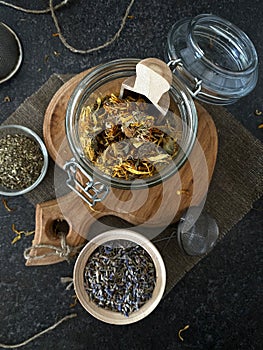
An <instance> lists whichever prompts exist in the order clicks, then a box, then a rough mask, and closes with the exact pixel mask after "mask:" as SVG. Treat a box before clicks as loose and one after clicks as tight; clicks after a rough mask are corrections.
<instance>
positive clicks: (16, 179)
mask: <svg viewBox="0 0 263 350" xmlns="http://www.w3.org/2000/svg"><path fill="white" fill-rule="evenodd" d="M43 164H44V157H43V154H42V151H41V149H40V147H39V145H38V144H37V142H36V141H35V140H34V139H32V138H30V137H28V136H26V135H24V134H7V135H5V136H3V137H1V139H0V187H4V188H7V189H11V190H22V189H25V188H28V187H30V186H31V185H32V184H33V183H34V182H35V181H36V180H37V179H38V177H39V176H40V173H41V170H42V167H43Z"/></svg>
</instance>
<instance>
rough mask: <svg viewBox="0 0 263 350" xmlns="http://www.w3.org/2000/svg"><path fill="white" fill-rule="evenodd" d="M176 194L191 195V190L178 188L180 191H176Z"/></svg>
mask: <svg viewBox="0 0 263 350" xmlns="http://www.w3.org/2000/svg"><path fill="white" fill-rule="evenodd" d="M176 194H177V195H178V196H180V195H182V194H185V195H187V196H189V194H190V192H189V190H178V191H176Z"/></svg>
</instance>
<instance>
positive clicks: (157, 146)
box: [78, 93, 181, 181]
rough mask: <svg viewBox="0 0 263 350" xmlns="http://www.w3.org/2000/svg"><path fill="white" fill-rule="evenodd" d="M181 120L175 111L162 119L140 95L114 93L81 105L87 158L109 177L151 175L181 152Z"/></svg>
mask: <svg viewBox="0 0 263 350" xmlns="http://www.w3.org/2000/svg"><path fill="white" fill-rule="evenodd" d="M178 119H179V118H178ZM178 119H176V118H174V116H173V114H172V113H170V114H169V113H168V115H167V116H166V117H165V118H163V116H160V115H159V113H156V111H155V112H154V111H153V109H152V106H151V104H149V103H147V102H146V100H145V99H143V98H142V97H140V96H137V97H132V96H127V97H125V98H122V99H121V98H119V97H117V94H113V93H111V94H110V95H107V96H104V97H98V98H97V99H96V101H95V103H93V104H91V105H87V106H85V107H83V108H82V110H81V114H80V119H79V125H78V127H79V137H80V142H81V145H82V148H83V152H84V154H85V156H86V158H87V159H88V160H89V161H91V162H92V163H93V165H95V166H96V167H97V168H98V169H99V170H100V171H102V172H104V173H105V174H107V175H109V176H112V177H115V178H120V179H124V180H128V181H129V180H133V179H136V178H137V179H138V178H139V179H140V178H145V177H151V176H153V175H154V174H156V173H158V172H160V171H161V170H162V169H164V168H165V167H166V166H167V165H169V164H170V163H171V162H172V161H173V159H174V157H176V155H177V154H178V151H179V145H178V140H179V139H180V137H181V130H180V128H179V126H178V124H179V122H178Z"/></svg>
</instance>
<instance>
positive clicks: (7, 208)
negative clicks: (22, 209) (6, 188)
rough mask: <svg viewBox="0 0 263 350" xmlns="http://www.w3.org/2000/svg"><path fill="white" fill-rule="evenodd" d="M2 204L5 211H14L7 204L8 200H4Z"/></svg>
mask: <svg viewBox="0 0 263 350" xmlns="http://www.w3.org/2000/svg"><path fill="white" fill-rule="evenodd" d="M2 203H3V205H4V207H5V209H6V210H7V211H8V212H11V211H13V210H14V209H12V208H10V207H9V205H8V204H7V200H6V199H4V198H2Z"/></svg>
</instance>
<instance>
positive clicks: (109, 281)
mask: <svg viewBox="0 0 263 350" xmlns="http://www.w3.org/2000/svg"><path fill="white" fill-rule="evenodd" d="M73 280H74V288H75V291H76V294H77V297H78V299H79V301H80V303H81V305H82V306H83V307H84V308H85V309H86V310H87V311H88V312H89V313H90V314H91V315H93V316H94V317H96V318H97V319H99V320H101V321H103V322H106V323H110V324H116V325H125V324H131V323H134V322H137V321H139V320H141V319H143V318H144V317H146V316H148V315H149V314H150V313H151V312H152V311H153V310H154V309H155V308H156V306H157V305H158V303H159V302H160V300H161V298H162V296H163V293H164V289H165V284H166V270H165V266H164V262H163V259H162V257H161V255H160V253H159V251H158V250H157V248H156V247H155V246H154V244H153V243H151V242H150V240H149V239H147V238H146V237H144V236H143V235H141V234H139V233H137V232H134V231H131V230H127V229H115V230H110V231H107V232H104V233H102V234H99V235H98V236H96V237H94V238H93V239H91V240H90V241H89V242H88V243H87V244H86V246H85V247H84V248H83V250H82V251H81V252H80V254H79V256H78V259H77V261H76V264H75V266H74V274H73Z"/></svg>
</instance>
